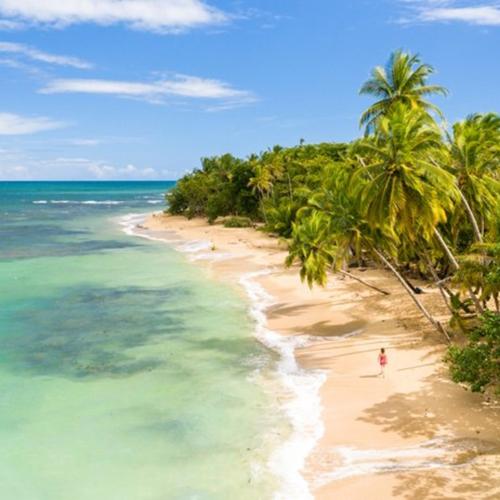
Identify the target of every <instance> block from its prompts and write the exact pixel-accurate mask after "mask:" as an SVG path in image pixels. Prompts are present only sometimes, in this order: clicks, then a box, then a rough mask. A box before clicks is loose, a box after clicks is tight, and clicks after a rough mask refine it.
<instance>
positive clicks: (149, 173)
mask: <svg viewBox="0 0 500 500" xmlns="http://www.w3.org/2000/svg"><path fill="white" fill-rule="evenodd" d="M87 170H88V171H89V172H90V173H91V174H93V176H94V177H95V178H96V179H99V180H110V179H130V180H142V179H157V178H158V173H157V172H156V170H155V169H153V168H151V167H145V168H140V167H136V166H135V165H132V164H129V165H126V166H124V167H116V166H113V165H108V164H98V163H94V164H91V165H89V166H88V168H87Z"/></svg>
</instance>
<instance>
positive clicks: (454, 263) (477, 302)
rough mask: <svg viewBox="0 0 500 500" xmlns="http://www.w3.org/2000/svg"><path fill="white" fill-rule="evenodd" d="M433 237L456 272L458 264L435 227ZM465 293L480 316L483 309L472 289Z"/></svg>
mask: <svg viewBox="0 0 500 500" xmlns="http://www.w3.org/2000/svg"><path fill="white" fill-rule="evenodd" d="M434 235H435V236H436V238H437V239H438V241H439V243H440V245H441V247H442V248H443V250H444V252H445V253H446V255H447V256H448V259H449V260H450V262H451V263H452V265H453V267H454V268H455V271H458V270H459V269H460V264H459V263H458V260H457V259H456V258H455V256H454V255H453V253H452V252H451V250H450V248H449V247H448V245H447V244H446V241H444V238H443V236H442V235H441V233H440V232H439V231H438V229H437V227H435V228H434ZM467 291H468V292H469V296H470V298H471V299H472V302H474V305H475V306H476V310H477V311H478V312H479V313H481V314H482V313H483V312H484V309H483V306H482V305H481V302H479V299H478V298H477V297H476V294H475V293H474V292H473V291H472V288H471V287H470V286H469V287H467Z"/></svg>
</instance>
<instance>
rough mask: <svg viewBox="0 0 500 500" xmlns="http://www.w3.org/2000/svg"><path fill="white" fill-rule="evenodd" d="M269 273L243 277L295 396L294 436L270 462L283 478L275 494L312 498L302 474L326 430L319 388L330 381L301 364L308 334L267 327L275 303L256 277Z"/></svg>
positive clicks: (289, 411)
mask: <svg viewBox="0 0 500 500" xmlns="http://www.w3.org/2000/svg"><path fill="white" fill-rule="evenodd" d="M269 273H270V271H268V270H267V271H259V272H254V273H248V274H245V275H243V276H242V277H241V279H240V284H241V285H242V286H243V288H244V289H245V290H246V292H247V295H248V296H249V298H250V300H251V303H252V306H251V309H250V313H251V315H252V317H253V318H254V320H255V322H256V337H257V338H258V339H259V341H261V342H262V343H263V344H264V345H266V346H267V347H269V348H270V349H272V350H274V351H276V352H278V353H279V355H280V360H279V361H278V364H277V373H278V376H279V378H280V382H281V385H282V386H283V387H284V388H285V390H286V391H287V392H288V393H289V394H290V395H291V396H292V398H290V399H289V400H288V401H287V402H286V403H284V404H283V406H282V409H283V410H284V412H285V414H286V416H287V418H288V419H289V421H290V423H291V425H292V429H293V431H292V435H291V437H290V438H289V439H288V440H287V441H285V442H284V443H283V444H282V445H281V446H280V447H278V449H277V450H275V451H274V452H273V453H272V455H271V457H270V459H269V462H268V465H269V467H270V469H271V471H272V472H273V473H274V474H275V475H276V476H278V477H279V478H280V479H281V487H280V489H279V491H278V492H277V493H276V494H275V499H276V500H285V499H286V500H288V499H290V498H294V499H297V500H306V499H307V500H309V499H312V498H313V496H312V494H311V492H310V490H309V485H308V483H307V481H306V480H305V479H304V477H303V476H302V470H303V468H304V465H305V461H306V459H307V457H308V456H309V454H310V453H311V452H312V450H313V449H314V447H315V446H316V444H317V442H318V441H319V440H320V439H321V437H322V436H323V433H324V424H323V420H322V418H321V412H322V407H321V399H320V394H319V390H320V388H321V386H322V385H323V384H324V382H325V380H326V373H325V372H324V371H323V370H305V369H303V368H301V367H300V366H299V365H298V363H297V360H296V358H295V350H296V349H297V348H298V347H302V346H304V345H306V344H307V343H309V338H308V337H306V336H301V337H291V336H285V335H280V334H278V333H276V332H273V331H271V330H269V329H268V328H267V316H266V310H267V309H268V308H269V307H270V306H271V305H272V304H273V303H274V299H273V298H272V297H271V296H270V295H269V294H268V293H267V292H266V291H265V290H264V288H263V287H262V286H261V285H260V284H259V283H258V282H257V281H256V278H258V277H261V276H265V275H267V274H269Z"/></svg>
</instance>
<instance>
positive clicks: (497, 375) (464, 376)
mask: <svg viewBox="0 0 500 500" xmlns="http://www.w3.org/2000/svg"><path fill="white" fill-rule="evenodd" d="M468 337H469V338H468V342H467V344H466V345H465V346H463V347H460V346H451V347H450V348H449V349H448V355H447V358H446V359H447V362H448V363H449V365H450V372H451V378H452V379H453V381H454V382H458V383H464V384H466V385H467V386H468V387H469V388H470V389H471V390H472V391H473V392H484V391H485V390H486V389H488V388H492V389H493V390H496V391H497V393H499V390H500V315H499V314H497V313H494V312H487V313H485V314H484V315H483V317H482V322H481V325H480V326H479V327H477V328H475V329H474V330H473V331H472V332H471V333H470V334H469V336H468Z"/></svg>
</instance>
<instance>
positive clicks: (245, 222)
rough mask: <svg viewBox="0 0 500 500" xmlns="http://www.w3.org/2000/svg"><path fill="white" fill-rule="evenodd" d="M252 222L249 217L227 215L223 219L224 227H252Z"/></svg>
mask: <svg viewBox="0 0 500 500" xmlns="http://www.w3.org/2000/svg"><path fill="white" fill-rule="evenodd" d="M252 226H253V222H252V220H251V219H250V218H249V217H238V216H234V217H229V218H227V219H226V220H225V221H224V227H252Z"/></svg>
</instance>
